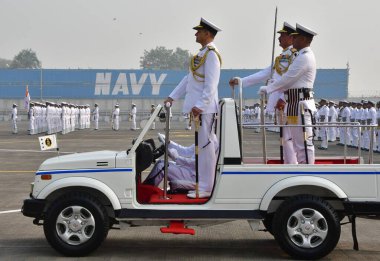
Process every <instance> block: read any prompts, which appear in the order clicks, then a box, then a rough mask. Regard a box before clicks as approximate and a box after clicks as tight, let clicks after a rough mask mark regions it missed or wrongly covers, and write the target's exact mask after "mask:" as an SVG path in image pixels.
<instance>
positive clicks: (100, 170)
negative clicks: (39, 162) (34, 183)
mask: <svg viewBox="0 0 380 261" xmlns="http://www.w3.org/2000/svg"><path fill="white" fill-rule="evenodd" d="M94 172H97V173H99V172H132V169H131V168H127V169H123V168H120V169H68V170H46V171H38V172H36V175H45V174H51V175H53V174H73V173H94Z"/></svg>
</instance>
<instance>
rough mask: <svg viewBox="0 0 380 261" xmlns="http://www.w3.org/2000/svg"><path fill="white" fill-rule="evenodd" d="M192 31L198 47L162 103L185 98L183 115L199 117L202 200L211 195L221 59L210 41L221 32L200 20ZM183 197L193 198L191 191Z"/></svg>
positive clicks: (199, 170)
mask: <svg viewBox="0 0 380 261" xmlns="http://www.w3.org/2000/svg"><path fill="white" fill-rule="evenodd" d="M193 29H194V30H197V32H196V34H195V36H196V42H198V43H200V44H201V45H202V48H201V49H200V51H199V52H198V54H197V55H195V56H194V57H193V58H192V60H191V64H190V72H189V73H188V74H187V75H186V76H185V77H184V78H183V79H182V81H181V82H180V83H179V84H178V85H177V86H176V88H175V89H174V90H173V91H172V93H171V94H170V95H169V97H168V98H167V99H166V100H165V103H167V102H170V103H172V102H173V101H174V100H178V99H180V98H182V97H183V96H185V100H184V103H183V112H184V113H190V112H192V113H193V115H194V117H200V121H201V125H200V129H199V132H198V142H199V143H198V146H199V147H198V148H199V157H198V159H199V160H198V173H199V197H200V198H205V197H209V196H210V195H211V192H212V189H213V185H214V179H215V167H216V156H215V147H216V145H217V144H216V143H217V141H216V140H215V141H214V140H212V139H211V135H212V133H213V132H214V119H215V115H216V113H217V112H218V100H219V98H218V83H219V77H220V67H221V63H222V60H221V56H220V54H219V51H218V49H217V48H216V46H215V44H214V42H213V40H214V37H215V35H216V34H217V32H218V31H221V30H220V29H219V28H218V27H217V26H216V25H214V24H213V23H211V22H209V21H207V20H206V19H204V18H202V19H201V21H200V24H199V25H198V26H195V27H194V28H193ZM187 196H188V197H191V198H194V197H195V192H194V193H189V194H188V195H187Z"/></svg>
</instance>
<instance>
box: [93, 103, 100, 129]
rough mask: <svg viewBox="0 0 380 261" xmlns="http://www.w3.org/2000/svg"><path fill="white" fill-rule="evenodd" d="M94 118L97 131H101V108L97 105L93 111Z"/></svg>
mask: <svg viewBox="0 0 380 261" xmlns="http://www.w3.org/2000/svg"><path fill="white" fill-rule="evenodd" d="M92 115H93V117H94V123H95V130H98V129H99V106H98V104H97V103H95V104H94V110H93V111H92Z"/></svg>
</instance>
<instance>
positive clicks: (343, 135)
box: [337, 101, 351, 146]
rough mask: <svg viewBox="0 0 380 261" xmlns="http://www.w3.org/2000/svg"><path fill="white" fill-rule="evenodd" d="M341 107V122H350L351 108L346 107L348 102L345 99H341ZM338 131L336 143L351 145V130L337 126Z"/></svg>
mask: <svg viewBox="0 0 380 261" xmlns="http://www.w3.org/2000/svg"><path fill="white" fill-rule="evenodd" d="M342 106H343V107H342V109H341V113H340V116H341V120H342V123H345V124H347V123H350V122H351V110H350V108H349V107H348V102H347V101H342ZM339 131H340V139H339V143H338V144H337V145H341V146H343V145H344V144H347V145H351V132H350V130H349V128H348V127H344V125H343V124H342V126H341V127H340V128H339Z"/></svg>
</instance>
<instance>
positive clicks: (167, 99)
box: [164, 97, 173, 106]
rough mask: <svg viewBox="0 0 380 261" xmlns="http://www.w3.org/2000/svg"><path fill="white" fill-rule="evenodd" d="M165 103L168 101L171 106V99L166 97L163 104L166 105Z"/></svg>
mask: <svg viewBox="0 0 380 261" xmlns="http://www.w3.org/2000/svg"><path fill="white" fill-rule="evenodd" d="M166 103H170V106H172V104H173V99H172V98H170V97H168V98H166V100H165V101H164V104H165V105H166Z"/></svg>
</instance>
